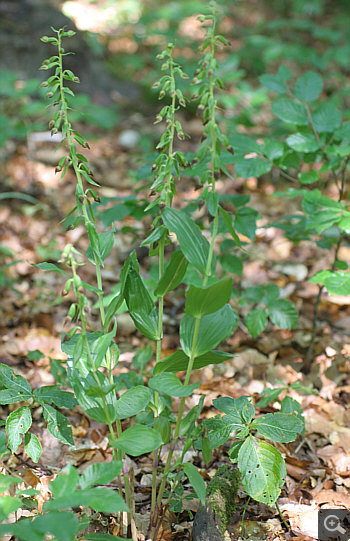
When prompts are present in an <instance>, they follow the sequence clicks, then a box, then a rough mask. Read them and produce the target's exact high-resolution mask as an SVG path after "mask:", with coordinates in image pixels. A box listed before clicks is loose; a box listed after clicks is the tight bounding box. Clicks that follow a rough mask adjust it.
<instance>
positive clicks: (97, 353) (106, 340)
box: [90, 321, 117, 371]
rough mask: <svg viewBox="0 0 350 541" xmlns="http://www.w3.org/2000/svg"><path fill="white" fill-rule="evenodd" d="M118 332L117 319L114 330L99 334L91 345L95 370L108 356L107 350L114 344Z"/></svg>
mask: <svg viewBox="0 0 350 541" xmlns="http://www.w3.org/2000/svg"><path fill="white" fill-rule="evenodd" d="M116 332H117V322H116V321H115V323H114V327H113V330H112V331H111V332H109V333H106V334H102V335H100V336H98V337H97V338H96V339H95V340H94V341H93V342H92V344H91V346H90V353H91V357H92V362H93V366H92V367H91V368H93V370H94V371H96V370H97V369H98V368H99V367H100V366H101V364H102V363H103V361H104V360H105V358H106V355H107V351H108V349H109V347H110V346H111V344H112V341H113V338H114V337H115V334H116Z"/></svg>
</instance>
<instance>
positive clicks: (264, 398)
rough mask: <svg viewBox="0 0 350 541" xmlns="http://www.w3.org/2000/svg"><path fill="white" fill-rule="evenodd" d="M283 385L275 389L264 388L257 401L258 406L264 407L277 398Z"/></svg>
mask: <svg viewBox="0 0 350 541" xmlns="http://www.w3.org/2000/svg"><path fill="white" fill-rule="evenodd" d="M284 389H285V387H277V388H276V389H264V390H263V392H262V393H261V399H260V400H259V402H257V404H256V405H257V407H258V408H266V406H268V405H269V404H272V403H273V402H275V400H277V398H278V397H279V395H280V394H281V392H282V391H283V390H284Z"/></svg>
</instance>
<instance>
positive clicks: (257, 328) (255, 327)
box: [245, 308, 267, 338]
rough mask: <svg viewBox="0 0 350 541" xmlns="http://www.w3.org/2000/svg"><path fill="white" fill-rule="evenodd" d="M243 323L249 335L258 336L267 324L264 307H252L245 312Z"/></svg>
mask: <svg viewBox="0 0 350 541" xmlns="http://www.w3.org/2000/svg"><path fill="white" fill-rule="evenodd" d="M245 324H246V326H247V329H248V332H249V334H250V336H252V337H253V338H256V337H257V336H259V334H261V333H262V332H263V331H264V330H265V328H266V324H267V314H266V311H265V310H264V308H253V310H251V311H250V312H249V313H248V314H247V316H246V318H245Z"/></svg>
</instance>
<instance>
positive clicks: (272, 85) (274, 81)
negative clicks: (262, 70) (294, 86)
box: [259, 74, 288, 94]
mask: <svg viewBox="0 0 350 541" xmlns="http://www.w3.org/2000/svg"><path fill="white" fill-rule="evenodd" d="M259 81H260V82H261V84H262V85H263V86H266V88H268V89H269V90H273V92H277V93H278V94H285V93H286V92H287V91H288V87H287V85H286V84H285V82H284V81H283V80H282V79H281V78H280V77H278V75H269V74H264V75H261V76H260V77H259Z"/></svg>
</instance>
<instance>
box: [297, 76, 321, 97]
mask: <svg viewBox="0 0 350 541" xmlns="http://www.w3.org/2000/svg"><path fill="white" fill-rule="evenodd" d="M322 87H323V80H322V77H320V76H319V75H318V74H317V73H315V72H314V71H307V72H306V73H304V74H303V75H302V76H301V77H300V78H299V79H298V80H297V82H296V83H295V87H294V95H295V97H296V98H299V99H300V100H303V101H315V100H316V99H317V98H318V96H319V95H320V94H321V92H322Z"/></svg>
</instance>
